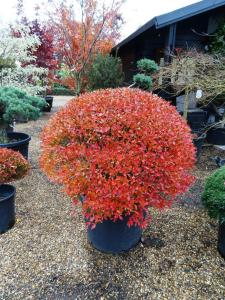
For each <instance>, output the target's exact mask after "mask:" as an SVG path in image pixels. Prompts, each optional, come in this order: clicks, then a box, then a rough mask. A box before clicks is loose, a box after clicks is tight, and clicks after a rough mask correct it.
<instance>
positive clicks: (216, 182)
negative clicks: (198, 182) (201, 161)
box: [202, 167, 225, 222]
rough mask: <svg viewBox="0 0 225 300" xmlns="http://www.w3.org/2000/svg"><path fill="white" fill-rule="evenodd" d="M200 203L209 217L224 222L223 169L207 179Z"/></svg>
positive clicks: (224, 170)
mask: <svg viewBox="0 0 225 300" xmlns="http://www.w3.org/2000/svg"><path fill="white" fill-rule="evenodd" d="M202 203H203V205H204V207H205V208H206V209H207V211H208V214H209V216H210V217H212V218H217V219H219V221H220V222H225V167H222V168H220V169H218V170H217V171H216V172H214V173H213V174H212V175H211V176H210V177H209V178H208V179H207V181H206V184H205V190H204V192H203V194H202Z"/></svg>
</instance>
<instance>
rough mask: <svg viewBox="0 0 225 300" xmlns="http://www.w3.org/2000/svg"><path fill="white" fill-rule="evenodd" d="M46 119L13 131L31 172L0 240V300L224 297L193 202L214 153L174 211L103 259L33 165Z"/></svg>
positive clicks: (220, 266)
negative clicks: (24, 146) (20, 135)
mask: <svg viewBox="0 0 225 300" xmlns="http://www.w3.org/2000/svg"><path fill="white" fill-rule="evenodd" d="M56 110H57V108H56V107H54V109H53V112H54V111H56ZM48 119H49V114H45V115H44V116H43V117H42V118H41V119H40V120H38V121H36V122H30V123H27V124H19V125H17V127H16V129H17V130H21V131H23V132H27V133H29V134H31V135H32V141H31V144H30V161H31V164H32V170H31V172H30V175H29V176H27V177H26V178H24V179H22V180H20V181H18V182H16V183H15V185H16V187H17V198H16V206H17V222H16V224H15V226H14V227H13V228H12V229H11V230H9V231H8V232H7V233H5V234H2V235H1V236H0V299H1V300H3V299H4V300H5V299H9V300H14V299H15V300H20V299H49V300H50V299H53V300H55V299H60V300H61V299H70V300H74V299H82V300H84V299H87V300H92V299H99V300H105V299H117V300H123V299H124V300H128V299H129V300H135V299H150V300H151V299H171V300H172V299H173V300H174V299H175V300H176V299H178V300H180V299H188V300H189V299H193V300H196V299H204V300H205V299H218V300H219V299H220V300H222V299H225V261H224V260H223V259H222V258H221V257H220V255H219V254H218V252H217V249H216V241H217V230H218V227H217V223H216V222H215V221H212V220H210V219H209V218H208V216H207V214H206V213H205V212H204V210H203V209H202V207H201V202H200V194H201V191H202V189H203V185H204V180H205V178H206V176H208V175H209V174H210V173H211V172H212V170H214V169H215V166H214V163H213V162H211V161H210V160H209V157H210V156H215V155H216V154H217V153H220V152H217V151H216V150H213V149H212V148H209V147H205V148H204V151H203V156H202V159H201V162H200V163H199V164H198V165H197V167H196V169H195V170H194V173H195V175H196V176H197V178H198V179H197V182H196V184H195V185H194V187H192V189H191V190H190V191H189V192H188V193H186V194H185V195H184V196H182V197H180V198H179V199H178V202H177V203H176V204H175V205H174V207H173V209H171V210H167V211H164V212H162V213H160V214H156V215H155V217H154V220H153V222H152V223H151V225H150V226H149V227H148V228H147V230H145V232H144V238H145V241H144V243H143V244H139V245H138V246H137V247H136V248H135V249H133V250H132V251H130V252H129V253H126V254H122V255H118V256H114V255H109V254H103V253H100V252H98V251H97V250H95V249H93V248H92V247H91V245H90V244H89V243H88V241H87V236H86V229H85V225H84V221H83V218H82V216H81V213H80V209H79V208H77V209H76V215H74V211H73V209H72V207H71V204H70V200H69V199H68V198H67V197H66V196H65V195H64V194H63V193H61V191H60V187H58V186H56V185H53V184H51V183H50V182H49V181H48V180H47V178H46V177H45V176H44V175H43V174H42V172H41V171H40V169H39V167H38V155H39V133H40V131H41V128H42V127H43V126H44V124H45V123H46V121H47V120H48ZM220 155H221V153H220ZM223 156H225V155H223ZM149 237H151V238H156V241H158V242H157V243H155V244H154V245H153V244H152V243H150V242H149ZM157 239H158V240H157Z"/></svg>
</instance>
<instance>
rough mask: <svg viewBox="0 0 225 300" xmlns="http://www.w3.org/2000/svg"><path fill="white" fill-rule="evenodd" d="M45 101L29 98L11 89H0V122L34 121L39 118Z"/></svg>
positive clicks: (33, 97)
mask: <svg viewBox="0 0 225 300" xmlns="http://www.w3.org/2000/svg"><path fill="white" fill-rule="evenodd" d="M45 105H46V101H45V100H44V99H42V98H39V97H35V96H30V95H28V94H27V93H26V92H24V91H22V90H20V89H17V88H13V87H2V88H0V121H1V123H5V124H10V123H12V122H13V121H14V120H18V119H24V120H36V119H38V118H39V117H40V114H41V113H40V112H41V110H42V108H43V107H44V106H45Z"/></svg>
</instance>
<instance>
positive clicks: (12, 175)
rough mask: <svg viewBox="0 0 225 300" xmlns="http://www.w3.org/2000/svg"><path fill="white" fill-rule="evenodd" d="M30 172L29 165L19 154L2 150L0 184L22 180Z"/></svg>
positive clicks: (0, 155) (0, 153) (0, 154)
mask: <svg viewBox="0 0 225 300" xmlns="http://www.w3.org/2000/svg"><path fill="white" fill-rule="evenodd" d="M28 170H29V163H28V162H27V160H26V159H25V158H24V157H23V156H22V155H21V154H20V153H19V152H15V151H13V150H10V149H7V148H0V184H2V183H6V182H10V181H12V180H16V179H20V178H22V177H24V176H25V175H26V174H27V172H28Z"/></svg>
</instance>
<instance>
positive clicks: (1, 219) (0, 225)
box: [0, 184, 16, 233]
mask: <svg viewBox="0 0 225 300" xmlns="http://www.w3.org/2000/svg"><path fill="white" fill-rule="evenodd" d="M15 194H16V189H15V187H14V186H12V185H9V184H2V185H0V233H4V232H6V231H7V230H8V229H10V228H12V227H13V225H14V224H15Z"/></svg>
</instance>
